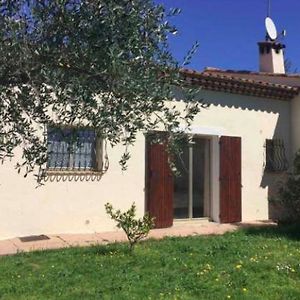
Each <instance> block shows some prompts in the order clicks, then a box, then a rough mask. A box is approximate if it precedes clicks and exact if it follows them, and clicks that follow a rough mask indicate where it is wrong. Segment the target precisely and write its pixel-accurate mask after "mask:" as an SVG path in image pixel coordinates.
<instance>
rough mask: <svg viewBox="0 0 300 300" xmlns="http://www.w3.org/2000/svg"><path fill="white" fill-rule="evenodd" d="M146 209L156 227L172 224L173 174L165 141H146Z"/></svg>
mask: <svg viewBox="0 0 300 300" xmlns="http://www.w3.org/2000/svg"><path fill="white" fill-rule="evenodd" d="M146 147H147V164H146V166H147V170H146V174H147V175H146V187H147V205H146V206H147V210H148V212H149V214H150V215H151V216H152V217H154V218H155V227H156V228H165V227H170V226H172V225H173V175H172V172H171V170H170V166H169V162H168V153H167V151H166V147H167V146H166V144H165V143H151V142H150V141H147V143H146Z"/></svg>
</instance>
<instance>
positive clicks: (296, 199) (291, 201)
mask: <svg viewBox="0 0 300 300" xmlns="http://www.w3.org/2000/svg"><path fill="white" fill-rule="evenodd" d="M272 201H273V202H277V203H279V204H280V205H281V206H282V207H283V208H284V210H285V211H284V213H283V215H282V217H281V218H280V219H279V221H281V222H288V223H300V151H298V152H297V154H296V157H295V160H294V167H293V170H292V172H291V173H289V175H288V178H287V181H286V182H285V183H284V184H283V185H282V187H281V188H280V189H279V193H278V197H276V198H274V199H273V200H272Z"/></svg>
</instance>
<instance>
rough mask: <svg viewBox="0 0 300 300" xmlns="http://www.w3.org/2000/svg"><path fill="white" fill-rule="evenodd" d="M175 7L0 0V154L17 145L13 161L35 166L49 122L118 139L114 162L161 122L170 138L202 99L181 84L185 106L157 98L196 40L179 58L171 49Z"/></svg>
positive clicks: (40, 161)
mask: <svg viewBox="0 0 300 300" xmlns="http://www.w3.org/2000/svg"><path fill="white" fill-rule="evenodd" d="M179 12H180V10H179V9H172V10H170V11H167V10H166V9H165V8H164V6H163V5H159V4H154V3H153V1H152V0H51V1H49V0H3V1H1V4H0V40H1V42H0V53H1V55H0V159H1V160H5V159H6V158H8V157H12V156H14V153H15V150H16V148H20V149H22V158H21V160H19V161H18V163H17V168H18V169H19V170H20V169H21V168H22V167H24V170H25V174H27V173H28V172H31V171H32V170H33V169H34V168H35V167H36V166H43V165H44V164H45V161H46V159H47V141H46V139H45V136H44V135H43V134H41V132H43V128H45V126H47V125H49V124H57V125H59V126H64V125H68V126H88V127H93V128H95V130H96V132H97V133H98V134H101V136H102V137H103V138H104V139H105V141H106V142H107V143H109V144H110V145H111V146H114V145H117V144H123V145H124V153H123V155H122V157H120V163H121V165H122V167H123V168H125V167H126V160H127V159H128V158H129V156H130V155H129V152H128V146H129V145H132V144H134V142H135V140H136V136H137V133H138V132H140V131H142V132H148V131H153V130H155V129H157V128H164V130H165V131H166V132H168V133H169V134H168V138H169V139H170V140H176V136H177V135H178V132H180V130H179V125H180V124H182V123H184V124H186V126H189V125H190V124H191V122H192V120H193V118H194V116H195V114H197V113H198V112H199V110H200V108H201V103H198V102H196V101H194V99H195V98H194V97H193V93H194V90H193V89H191V88H190V87H188V86H185V87H183V89H184V90H185V92H186V97H185V99H186V106H185V110H184V113H180V112H179V111H178V110H177V109H176V107H175V106H167V105H166V104H165V103H166V101H167V100H170V99H172V97H173V95H172V87H174V86H177V85H182V82H181V77H180V67H181V65H182V64H183V65H185V64H187V63H188V62H189V61H190V59H191V56H192V54H193V53H194V51H195V50H196V48H197V45H194V46H193V47H191V50H190V51H189V52H188V53H187V55H186V57H185V59H184V61H183V62H182V64H179V63H178V62H177V61H176V59H175V58H174V57H173V55H172V53H171V52H170V49H169V45H168V37H169V35H172V34H176V32H177V29H176V28H175V27H174V26H173V25H172V24H171V23H170V22H171V21H172V20H171V18H172V17H174V16H175V15H177V14H178V13H179ZM174 137H175V138H174ZM171 144H172V143H171Z"/></svg>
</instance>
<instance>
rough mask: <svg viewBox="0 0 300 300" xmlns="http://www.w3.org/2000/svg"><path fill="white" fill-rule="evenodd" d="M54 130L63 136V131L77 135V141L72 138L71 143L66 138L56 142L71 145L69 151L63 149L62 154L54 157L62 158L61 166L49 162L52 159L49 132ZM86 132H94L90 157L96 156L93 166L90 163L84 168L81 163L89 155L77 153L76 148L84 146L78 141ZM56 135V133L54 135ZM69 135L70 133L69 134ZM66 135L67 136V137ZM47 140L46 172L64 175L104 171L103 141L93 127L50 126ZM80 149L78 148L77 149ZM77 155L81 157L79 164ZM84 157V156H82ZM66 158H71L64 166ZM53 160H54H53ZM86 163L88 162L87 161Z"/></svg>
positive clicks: (47, 130)
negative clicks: (82, 133) (81, 133)
mask: <svg viewBox="0 0 300 300" xmlns="http://www.w3.org/2000/svg"><path fill="white" fill-rule="evenodd" d="M50 130H53V131H56V132H60V133H59V134H61V135H63V131H70V134H71V135H74V134H76V135H77V137H75V138H76V140H75V139H73V137H71V139H72V140H71V141H68V139H69V137H67V138H66V140H65V141H63V140H60V139H59V140H58V141H56V142H58V143H64V142H67V143H69V142H70V144H71V145H69V146H68V147H70V148H69V149H68V150H65V149H63V152H62V153H59V152H58V153H56V154H54V155H56V156H59V155H61V156H62V163H61V164H57V165H56V163H54V165H51V163H50V162H49V160H50V159H51V158H50V157H51V155H52V154H50V152H51V150H50V151H49V145H50V143H49V131H50ZM84 131H92V132H93V133H94V142H92V143H91V144H92V145H91V147H92V149H91V153H90V154H89V155H90V156H94V157H91V165H90V166H89V163H87V164H86V165H84V166H81V165H80V161H81V160H82V159H83V157H84V156H86V155H87V153H81V151H79V153H78V152H77V153H76V147H82V145H79V144H78V139H80V138H81V137H80V136H79V135H80V132H84ZM54 134H55V133H54ZM67 134H68V133H67ZM67 134H66V135H67ZM46 140H47V161H46V171H47V173H56V172H63V173H78V172H79V173H94V172H96V173H99V172H102V171H103V170H102V169H103V139H102V138H101V135H99V134H97V132H96V131H95V130H94V129H93V128H91V127H83V126H82V127H75V126H59V125H48V126H47V127H46ZM83 144H85V143H84V138H83ZM62 147H64V146H62ZM72 148H73V149H74V148H75V149H74V151H72V150H70V149H72ZM77 149H78V148H77ZM76 155H77V156H78V157H79V160H78V163H76V162H75V161H76ZM81 155H82V156H81ZM64 156H69V159H68V160H67V166H64V162H63V160H64V159H65V158H64ZM52 159H53V158H52ZM54 159H57V157H55V158H54ZM85 162H86V160H85Z"/></svg>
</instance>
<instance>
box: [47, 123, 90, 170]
mask: <svg viewBox="0 0 300 300" xmlns="http://www.w3.org/2000/svg"><path fill="white" fill-rule="evenodd" d="M47 147H48V161H47V167H48V168H62V169H65V168H68V169H91V168H93V167H94V166H95V161H96V134H95V131H94V130H91V129H66V128H64V129H59V128H48V145H47Z"/></svg>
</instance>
